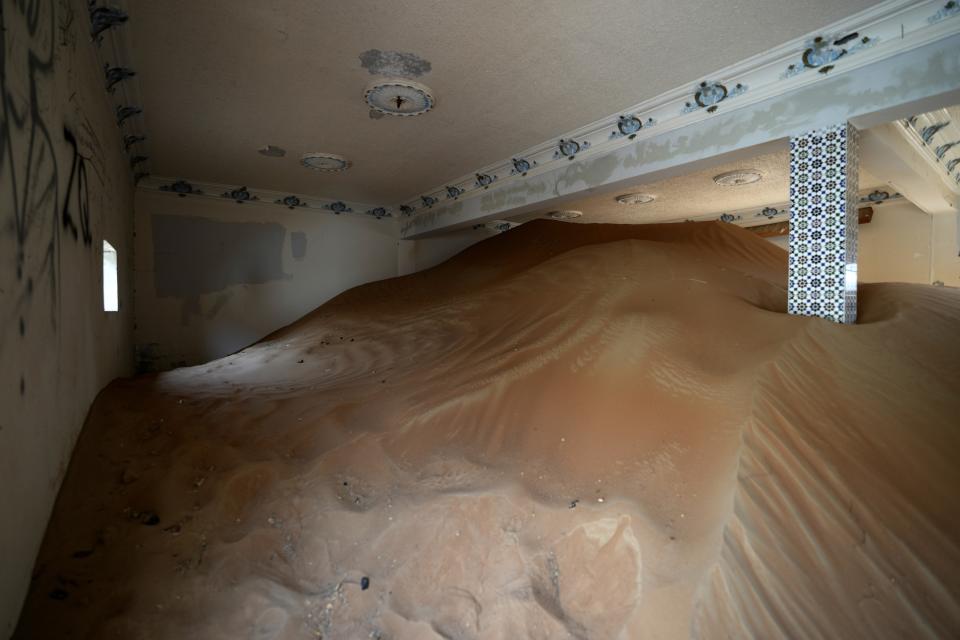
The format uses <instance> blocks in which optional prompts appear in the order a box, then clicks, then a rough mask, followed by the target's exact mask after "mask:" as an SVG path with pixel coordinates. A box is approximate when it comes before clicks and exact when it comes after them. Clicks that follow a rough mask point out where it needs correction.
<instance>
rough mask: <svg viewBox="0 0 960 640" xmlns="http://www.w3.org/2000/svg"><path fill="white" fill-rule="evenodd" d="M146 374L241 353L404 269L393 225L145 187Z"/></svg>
mask: <svg viewBox="0 0 960 640" xmlns="http://www.w3.org/2000/svg"><path fill="white" fill-rule="evenodd" d="M136 229H137V249H136V251H137V264H136V283H137V285H136V286H137V292H136V294H137V307H138V309H139V310H141V311H142V313H139V314H138V315H137V328H136V345H137V354H138V366H139V368H140V369H141V370H145V371H149V370H163V369H169V368H171V367H176V366H183V365H192V364H198V363H201V362H206V361H209V360H212V359H215V358H219V357H223V356H225V355H229V354H231V353H234V352H236V351H238V350H240V349H242V348H244V347H246V346H248V345H250V344H252V343H254V342H256V341H257V340H259V339H260V338H262V337H264V336H266V335H267V334H269V333H271V332H272V331H275V330H276V329H279V328H281V327H283V326H285V325H287V324H289V323H291V322H293V321H294V320H297V319H298V318H300V317H301V316H303V315H304V314H306V313H308V312H309V311H312V310H313V309H315V308H316V307H318V306H319V305H321V304H323V303H324V302H326V301H327V300H329V299H330V298H332V297H333V296H335V295H337V294H339V293H341V292H343V291H345V290H346V289H349V288H351V287H355V286H357V285H360V284H363V283H366V282H371V281H373V280H381V279H383V278H391V277H393V276H396V275H397V243H398V237H397V229H396V225H395V223H394V222H393V221H391V220H389V219H386V220H376V219H374V218H371V217H366V216H358V215H341V216H337V215H333V214H328V213H321V212H318V211H316V210H307V209H294V210H291V209H287V208H284V207H277V206H274V205H268V204H257V203H244V204H237V203H235V202H233V201H231V200H226V199H224V200H218V199H214V198H205V197H196V196H187V197H184V198H180V197H177V196H176V195H173V194H169V193H162V192H157V191H147V190H142V189H141V190H138V191H137V195H136Z"/></svg>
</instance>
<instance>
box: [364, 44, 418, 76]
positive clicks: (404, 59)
mask: <svg viewBox="0 0 960 640" xmlns="http://www.w3.org/2000/svg"><path fill="white" fill-rule="evenodd" d="M360 65H361V66H362V67H363V68H364V69H366V70H367V71H369V72H370V75H374V76H391V77H399V78H419V77H420V76H422V75H424V74H427V73H430V69H431V65H430V61H429V60H424V59H423V58H421V57H420V56H418V55H416V54H414V53H404V52H402V51H381V50H380V49H370V50H368V51H364V52H363V53H361V54H360Z"/></svg>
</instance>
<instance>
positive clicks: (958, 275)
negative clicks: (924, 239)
mask: <svg viewBox="0 0 960 640" xmlns="http://www.w3.org/2000/svg"><path fill="white" fill-rule="evenodd" d="M958 218H960V214H956V213H941V214H938V215H935V216H931V217H930V221H931V225H932V230H931V243H932V246H933V266H932V269H931V271H932V275H931V279H932V280H933V281H934V282H942V283H944V284H945V285H946V286H948V287H960V229H958Z"/></svg>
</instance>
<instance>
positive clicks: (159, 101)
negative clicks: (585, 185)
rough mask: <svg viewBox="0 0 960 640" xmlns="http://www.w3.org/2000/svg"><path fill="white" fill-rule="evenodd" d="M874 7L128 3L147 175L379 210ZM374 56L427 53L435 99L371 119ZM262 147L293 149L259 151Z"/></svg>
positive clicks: (504, 1)
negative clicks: (338, 165)
mask: <svg viewBox="0 0 960 640" xmlns="http://www.w3.org/2000/svg"><path fill="white" fill-rule="evenodd" d="M872 4H874V2H872V1H871V0H808V1H806V2H795V1H789V0H735V1H727V2H702V1H700V0H673V1H671V2H663V1H653V0H606V1H605V2H602V3H599V2H597V3H592V2H583V1H582V0H576V1H575V0H551V1H550V2H516V0H482V1H478V2H469V3H467V2H450V1H442V0H406V1H402V2H401V1H398V0H349V1H344V2H332V1H326V2H322V1H318V0H277V1H275V2H263V1H262V0H258V1H256V2H255V1H253V0H205V1H204V2H196V1H195V0H165V1H164V2H156V0H127V2H126V5H127V8H128V10H129V12H130V14H131V20H130V22H129V23H128V25H127V28H128V29H129V34H130V37H131V39H132V45H133V46H132V48H133V51H134V66H135V69H136V70H137V71H138V74H139V75H138V79H139V82H140V85H141V89H142V93H143V97H144V118H145V125H146V128H147V131H148V133H149V135H150V154H151V157H152V158H151V159H152V171H153V173H155V174H157V175H165V176H176V177H184V178H189V179H194V180H202V181H210V182H219V183H227V184H237V185H246V186H250V187H260V188H266V189H275V190H278V191H289V192H295V193H303V194H314V195H317V196H322V197H329V198H339V199H344V200H353V201H361V202H370V203H385V204H392V203H396V202H399V201H401V200H403V199H405V198H408V197H411V196H415V195H417V194H418V193H419V192H421V191H423V190H425V189H428V188H431V187H434V186H436V185H437V184H441V183H443V182H444V181H446V180H450V179H453V178H455V177H457V176H460V175H462V174H464V173H467V172H469V171H471V170H472V169H475V168H477V167H480V166H482V165H484V164H487V163H490V162H493V161H495V160H499V159H501V158H503V157H506V156H509V155H511V154H512V153H515V152H517V151H520V150H522V149H524V148H526V147H529V146H531V145H534V144H537V143H540V142H543V141H545V140H548V139H550V138H552V137H555V136H559V135H560V134H562V133H563V132H566V131H568V130H571V129H574V128H576V127H578V126H581V125H583V124H586V123H588V122H591V121H593V120H596V119H598V118H601V117H604V116H607V115H609V114H611V113H614V112H616V111H618V110H619V109H622V108H626V107H628V106H630V105H632V104H635V103H637V102H640V101H642V100H644V99H647V98H651V97H653V96H656V95H658V94H660V93H663V92H664V91H667V90H670V89H673V88H675V87H677V86H681V85H683V84H685V83H694V82H697V81H699V80H701V79H704V78H705V77H706V76H707V74H709V73H711V72H713V71H715V70H717V69H720V68H722V67H724V66H727V65H729V64H732V63H735V62H738V61H740V60H742V59H744V58H747V57H749V56H751V55H754V54H757V53H760V52H762V51H765V50H767V49H770V48H771V47H774V46H776V45H778V44H780V43H782V42H784V41H786V40H790V39H792V38H796V37H798V36H802V35H803V34H805V33H807V32H810V31H813V30H815V29H817V28H820V27H822V26H824V25H826V24H829V23H831V22H833V21H836V20H838V19H841V18H843V17H845V16H848V15H850V14H852V13H855V12H857V11H859V10H862V9H864V8H866V7H868V6H870V5H872ZM370 49H380V50H384V51H400V52H409V53H413V54H416V55H417V56H420V57H421V58H423V59H425V60H427V61H429V63H430V65H431V70H430V72H429V73H426V74H424V75H422V76H421V77H418V78H416V79H417V80H418V81H419V82H422V83H424V84H426V85H428V86H429V87H430V88H431V89H432V90H433V91H434V95H435V96H436V99H437V107H436V109H434V110H433V111H431V112H430V113H428V114H426V115H423V116H420V117H416V118H392V117H389V116H387V117H383V118H380V119H372V118H371V117H370V116H369V110H368V109H367V108H366V106H365V104H364V102H363V100H362V95H363V90H364V88H365V87H366V86H367V85H368V84H369V83H370V82H371V81H372V80H374V79H375V78H376V76H374V75H371V74H370V73H369V72H368V71H367V69H365V68H364V67H363V66H361V61H360V55H361V54H362V53H363V52H365V51H367V50H370ZM267 144H273V145H277V146H279V147H283V148H284V149H286V150H287V151H288V154H287V156H286V157H284V158H270V157H264V156H261V155H259V154H258V153H257V152H256V150H257V149H258V148H260V147H263V146H265V145H267ZM308 151H327V152H332V153H336V154H341V155H344V156H347V157H348V158H350V159H351V160H352V161H353V162H354V166H353V168H351V169H350V170H349V171H347V172H345V173H343V174H332V175H327V174H321V173H316V172H313V171H309V170H307V169H304V168H301V167H300V166H299V164H298V160H299V157H300V155H301V154H303V153H305V152H308ZM770 162H771V163H772V164H771V165H770V167H771V170H776V171H780V170H781V169H782V167H781V168H778V165H777V161H776V160H775V159H770ZM769 186H770V185H766V186H765V187H764V188H767V187H769ZM658 188H659V187H658Z"/></svg>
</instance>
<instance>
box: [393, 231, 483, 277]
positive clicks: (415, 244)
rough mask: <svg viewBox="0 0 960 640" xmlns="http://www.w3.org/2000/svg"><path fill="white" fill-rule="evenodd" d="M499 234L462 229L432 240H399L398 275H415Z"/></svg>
mask: <svg viewBox="0 0 960 640" xmlns="http://www.w3.org/2000/svg"><path fill="white" fill-rule="evenodd" d="M497 233H499V232H498V231H496V230H494V229H489V228H487V227H483V228H481V229H462V230H459V231H451V232H449V233H445V234H443V235H440V236H437V237H434V238H424V239H421V240H401V241H400V247H399V251H398V253H397V270H398V275H401V276H405V275H407V274H408V273H416V272H417V271H423V270H424V269H429V268H430V267H435V266H437V265H438V264H440V263H441V262H444V261H446V260H448V259H449V258H452V257H453V256H455V255H457V254H458V253H460V252H461V251H463V250H464V249H466V248H467V247H469V246H471V245H473V244H476V243H478V242H480V241H481V240H485V239H487V238H489V237H490V236H495V235H497Z"/></svg>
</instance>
